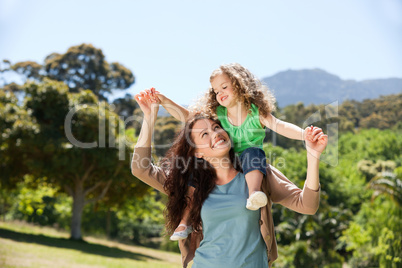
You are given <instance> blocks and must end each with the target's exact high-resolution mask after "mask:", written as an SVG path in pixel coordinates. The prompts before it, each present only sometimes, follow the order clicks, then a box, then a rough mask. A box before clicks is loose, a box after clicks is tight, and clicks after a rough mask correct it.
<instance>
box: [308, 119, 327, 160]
mask: <svg viewBox="0 0 402 268" xmlns="http://www.w3.org/2000/svg"><path fill="white" fill-rule="evenodd" d="M305 135H306V138H305V140H306V149H307V153H309V154H310V155H312V156H314V157H316V158H319V157H320V155H321V153H322V152H323V151H324V150H325V147H327V144H328V136H327V135H325V134H324V133H323V132H322V129H321V128H319V127H313V126H311V127H308V128H306V130H305Z"/></svg>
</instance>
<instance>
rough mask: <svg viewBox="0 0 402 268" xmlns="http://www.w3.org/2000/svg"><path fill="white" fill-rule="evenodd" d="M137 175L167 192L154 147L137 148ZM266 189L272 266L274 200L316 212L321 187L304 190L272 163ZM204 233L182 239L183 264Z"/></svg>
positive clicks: (265, 232)
mask: <svg viewBox="0 0 402 268" xmlns="http://www.w3.org/2000/svg"><path fill="white" fill-rule="evenodd" d="M132 171H133V175H134V176H136V177H137V178H139V179H140V180H142V181H143V182H145V183H147V184H148V185H150V186H151V187H153V188H155V189H156V190H159V191H161V192H162V193H165V194H166V192H165V190H164V189H163V185H164V183H165V180H166V175H165V173H164V171H163V170H162V169H161V168H160V167H158V166H155V165H153V164H152V163H151V148H149V147H147V148H135V149H134V155H133V160H132ZM262 190H263V191H264V192H265V194H266V195H267V196H268V204H267V205H266V206H265V207H262V208H261V219H260V225H261V235H262V237H263V239H264V241H265V244H266V245H267V254H268V260H269V266H270V267H271V265H272V262H273V261H275V260H276V259H277V257H278V249H277V246H276V240H275V231H274V222H273V219H272V213H271V207H272V203H278V204H281V205H283V206H285V207H287V208H289V209H292V210H294V211H296V212H299V213H302V214H311V215H312V214H315V213H316V211H317V209H318V206H319V203H320V190H319V189H318V190H317V191H315V190H312V189H310V188H308V187H307V186H304V188H303V190H301V189H300V188H298V187H297V186H296V185H294V184H293V183H292V182H291V181H290V180H289V179H288V178H286V177H285V176H284V175H283V174H282V173H281V172H280V171H279V170H277V169H276V168H274V167H272V166H269V169H268V170H267V176H266V177H265V178H264V180H263V183H262ZM201 240H202V233H196V232H193V233H191V234H190V235H189V236H188V238H187V239H184V240H180V241H179V247H180V251H181V256H182V263H183V267H187V264H188V263H189V262H190V261H191V260H192V259H193V258H194V254H195V250H196V249H197V247H198V246H199V245H200V242H201Z"/></svg>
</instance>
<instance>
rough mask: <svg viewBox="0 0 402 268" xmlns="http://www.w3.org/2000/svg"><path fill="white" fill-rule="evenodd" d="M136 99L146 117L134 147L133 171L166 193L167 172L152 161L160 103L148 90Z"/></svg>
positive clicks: (135, 174)
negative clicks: (153, 98)
mask: <svg viewBox="0 0 402 268" xmlns="http://www.w3.org/2000/svg"><path fill="white" fill-rule="evenodd" d="M135 99H136V101H137V103H138V105H139V106H140V108H141V110H142V111H143V112H144V119H143V121H142V127H141V131H140V135H139V137H138V141H137V144H136V145H135V147H134V153H133V158H132V161H131V172H132V173H133V175H134V176H135V177H137V178H138V179H140V180H142V181H143V182H145V183H146V184H148V185H149V186H151V187H153V188H155V189H156V190H159V191H161V192H162V193H166V192H165V190H164V189H163V185H164V183H165V180H166V176H165V173H164V172H163V170H162V169H161V168H160V167H157V166H155V165H153V164H152V161H151V139H152V133H153V130H154V126H155V121H156V117H157V114H158V109H159V103H155V102H152V101H151V100H150V98H149V97H148V96H147V94H146V92H141V93H139V94H137V95H135Z"/></svg>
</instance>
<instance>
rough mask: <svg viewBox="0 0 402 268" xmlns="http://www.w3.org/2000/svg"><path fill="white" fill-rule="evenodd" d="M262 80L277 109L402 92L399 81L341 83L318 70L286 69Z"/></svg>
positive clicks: (348, 81)
mask: <svg viewBox="0 0 402 268" xmlns="http://www.w3.org/2000/svg"><path fill="white" fill-rule="evenodd" d="M262 81H263V82H264V83H266V84H267V85H268V87H269V88H271V90H273V92H274V94H275V97H276V99H277V101H278V105H279V107H285V106H287V105H289V104H295V103H297V102H303V103H304V105H308V104H312V103H313V104H327V103H331V102H334V101H339V102H342V101H344V100H346V99H348V100H356V101H362V100H364V99H373V98H378V97H379V96H381V95H390V94H398V93H402V79H401V78H388V79H372V80H363V81H355V80H342V79H340V78H339V77H338V76H336V75H333V74H330V73H327V72H326V71H324V70H321V69H310V70H288V71H283V72H279V73H277V74H275V75H273V76H270V77H266V78H263V79H262Z"/></svg>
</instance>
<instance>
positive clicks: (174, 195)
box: [161, 114, 240, 234]
mask: <svg viewBox="0 0 402 268" xmlns="http://www.w3.org/2000/svg"><path fill="white" fill-rule="evenodd" d="M201 119H204V120H205V119H211V118H209V117H206V116H205V115H202V114H196V115H194V116H193V117H192V118H191V119H189V120H188V121H187V122H186V124H185V126H184V128H183V130H181V131H180V132H179V134H178V135H177V137H176V139H175V141H174V142H173V146H172V147H171V148H170V149H169V151H168V152H167V154H166V157H165V158H164V159H163V160H162V165H161V166H162V168H163V169H164V170H165V173H166V176H167V179H166V182H165V185H164V188H165V190H166V192H167V193H168V202H167V204H166V209H165V218H166V231H167V233H168V234H172V233H173V232H174V230H175V229H176V227H177V226H178V225H179V223H180V220H181V218H182V215H183V212H184V209H185V208H186V207H187V206H190V207H191V210H190V211H191V212H190V217H189V218H190V220H189V221H190V222H189V223H187V224H188V225H192V227H193V229H194V230H196V231H200V230H201V227H202V222H201V207H202V204H203V203H204V201H205V199H206V198H207V197H208V195H209V193H210V192H211V191H212V190H213V189H214V187H215V185H216V184H215V181H216V172H215V169H214V168H213V167H212V166H211V165H210V164H209V163H208V162H207V161H205V160H204V159H200V158H197V157H195V155H194V153H195V145H194V142H193V140H192V138H191V131H192V129H193V126H194V124H195V122H197V121H198V120H201ZM211 120H212V119H211ZM213 121H214V122H216V123H218V124H219V121H216V120H213ZM229 155H230V160H231V161H232V163H234V164H235V165H236V166H235V168H236V169H237V170H240V168H239V166H238V165H237V163H238V162H239V161H235V155H234V152H233V150H232V149H231V150H230V152H229ZM190 180H191V184H192V185H193V186H194V187H195V191H194V194H193V198H192V200H190V198H189V197H188V196H187V190H188V187H189V182H190Z"/></svg>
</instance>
